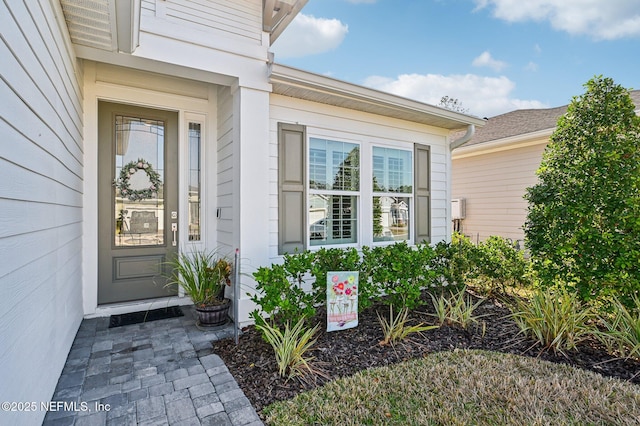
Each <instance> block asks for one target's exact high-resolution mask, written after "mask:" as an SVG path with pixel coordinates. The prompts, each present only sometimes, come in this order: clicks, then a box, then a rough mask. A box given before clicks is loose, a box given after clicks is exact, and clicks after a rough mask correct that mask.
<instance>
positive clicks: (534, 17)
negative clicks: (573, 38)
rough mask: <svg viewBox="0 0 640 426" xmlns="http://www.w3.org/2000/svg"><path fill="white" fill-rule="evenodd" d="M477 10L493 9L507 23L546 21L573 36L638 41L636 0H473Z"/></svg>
mask: <svg viewBox="0 0 640 426" xmlns="http://www.w3.org/2000/svg"><path fill="white" fill-rule="evenodd" d="M474 1H475V3H476V5H477V7H476V10H478V9H483V8H487V7H492V8H493V15H494V16H495V17H496V18H499V19H504V20H505V21H508V22H524V21H549V22H550V23H551V25H552V26H553V28H555V29H557V30H560V31H565V32H567V33H569V34H573V35H589V36H591V37H593V38H594V39H600V40H613V39H617V38H623V37H640V2H639V1H638V0H527V1H522V0H474Z"/></svg>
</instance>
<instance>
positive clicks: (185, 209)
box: [178, 112, 215, 249]
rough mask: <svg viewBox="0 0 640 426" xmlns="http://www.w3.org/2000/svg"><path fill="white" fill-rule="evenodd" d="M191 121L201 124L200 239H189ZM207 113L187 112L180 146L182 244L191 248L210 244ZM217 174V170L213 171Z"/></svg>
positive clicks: (210, 201) (179, 203)
mask: <svg viewBox="0 0 640 426" xmlns="http://www.w3.org/2000/svg"><path fill="white" fill-rule="evenodd" d="M191 123H194V124H199V125H200V164H199V167H200V239H199V240H197V241H191V240H189V179H190V172H191V169H190V159H191V152H190V146H189V125H190V124H191ZM207 130H208V129H207V115H206V114H202V113H193V112H185V114H184V132H185V135H184V141H185V144H184V146H181V147H180V158H181V159H182V160H181V161H180V194H182V195H181V196H180V200H179V201H178V205H179V209H180V216H179V218H181V220H180V229H184V232H181V233H180V235H181V242H182V246H181V247H183V246H186V247H189V248H196V247H198V248H200V249H202V248H205V247H206V246H209V244H207V241H206V236H207V235H208V233H207V228H208V226H210V225H209V220H208V219H207V218H208V216H207V213H208V212H209V209H208V208H207V206H208V205H209V203H212V202H213V201H212V200H210V199H209V197H208V192H207V191H208V189H209V188H208V187H207V179H208V178H209V172H208V171H207V170H208V169H207V167H205V164H206V158H207V155H208V152H207V151H208V147H207V143H206V141H207V136H208V131H207ZM212 172H213V174H214V175H215V171H212Z"/></svg>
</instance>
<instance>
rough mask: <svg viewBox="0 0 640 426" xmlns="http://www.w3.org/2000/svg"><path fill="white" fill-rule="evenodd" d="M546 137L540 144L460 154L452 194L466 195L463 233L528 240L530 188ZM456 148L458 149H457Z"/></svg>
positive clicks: (474, 237) (455, 168)
mask: <svg viewBox="0 0 640 426" xmlns="http://www.w3.org/2000/svg"><path fill="white" fill-rule="evenodd" d="M545 146H546V143H545V141H541V142H540V143H538V144H536V145H531V146H526V147H521V148H513V149H507V150H502V151H497V152H491V153H486V154H480V155H474V156H468V157H464V158H456V157H455V156H454V159H453V162H452V169H453V179H452V182H453V183H452V198H465V199H466V218H465V219H464V220H463V221H462V233H463V234H465V235H468V236H469V237H471V238H472V239H473V241H477V240H479V241H483V240H485V239H486V238H488V237H489V236H491V235H499V236H502V237H505V238H511V239H512V240H514V241H515V240H520V241H523V240H524V231H523V230H522V226H523V225H524V222H525V220H526V216H527V201H526V200H525V199H524V198H523V197H524V194H525V191H526V188H528V187H530V186H532V185H535V183H536V182H537V178H536V174H535V173H536V170H537V169H538V167H539V166H540V162H541V161H542V153H543V151H544V148H545ZM454 152H455V151H454Z"/></svg>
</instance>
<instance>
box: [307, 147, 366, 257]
mask: <svg viewBox="0 0 640 426" xmlns="http://www.w3.org/2000/svg"><path fill="white" fill-rule="evenodd" d="M359 195H360V147H359V146H358V145H357V144H355V143H348V142H339V141H333V140H326V139H318V138H311V139H310V141H309V200H308V206H309V212H308V215H309V244H310V245H311V246H320V245H334V244H354V243H357V242H358V232H357V231H358V200H359Z"/></svg>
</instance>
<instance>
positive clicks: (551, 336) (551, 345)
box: [512, 288, 595, 353]
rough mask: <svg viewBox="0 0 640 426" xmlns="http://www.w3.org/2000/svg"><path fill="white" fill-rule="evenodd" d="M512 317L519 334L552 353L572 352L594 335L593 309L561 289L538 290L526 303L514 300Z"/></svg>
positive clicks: (523, 300)
mask: <svg viewBox="0 0 640 426" xmlns="http://www.w3.org/2000/svg"><path fill="white" fill-rule="evenodd" d="M512 317H513V319H514V321H515V322H516V324H517V325H518V327H519V328H520V331H521V333H523V334H525V335H526V336H528V337H530V338H532V339H534V340H535V341H536V342H537V343H538V344H540V345H541V346H542V347H543V348H544V349H551V350H553V351H554V352H560V353H564V351H567V350H572V349H576V346H577V344H578V343H580V342H582V341H583V340H585V339H586V338H588V337H589V336H592V335H593V334H594V332H595V328H594V325H593V323H592V321H593V320H594V319H595V315H594V311H593V309H592V308H591V307H588V306H585V305H584V304H582V303H581V302H580V300H579V299H578V297H577V296H576V295H575V294H574V293H569V292H568V291H567V290H566V289H564V288H563V289H561V290H556V291H551V290H546V291H543V290H538V291H536V292H535V293H534V294H533V296H532V297H531V298H530V299H518V300H517V301H516V303H515V307H514V312H513V314H512Z"/></svg>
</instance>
